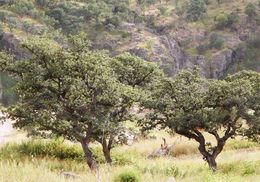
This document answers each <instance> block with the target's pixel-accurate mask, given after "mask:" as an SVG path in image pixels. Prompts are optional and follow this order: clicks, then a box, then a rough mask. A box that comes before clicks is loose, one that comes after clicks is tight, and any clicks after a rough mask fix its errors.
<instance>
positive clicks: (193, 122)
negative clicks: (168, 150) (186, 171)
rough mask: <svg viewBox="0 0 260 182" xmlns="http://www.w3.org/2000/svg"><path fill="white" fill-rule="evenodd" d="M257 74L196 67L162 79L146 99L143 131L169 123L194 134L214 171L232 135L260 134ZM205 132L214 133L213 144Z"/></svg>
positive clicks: (167, 125) (192, 137) (191, 134)
mask: <svg viewBox="0 0 260 182" xmlns="http://www.w3.org/2000/svg"><path fill="white" fill-rule="evenodd" d="M259 79H260V74H259V73H254V72H242V73H238V74H235V75H233V76H229V77H228V78H227V79H225V80H211V79H205V78H202V77H200V75H199V74H198V71H196V70H193V71H183V72H181V73H180V74H178V75H177V76H176V77H175V78H174V79H172V78H164V79H162V80H160V81H158V83H157V84H156V85H155V86H154V87H152V88H151V94H150V95H149V96H147V98H146V99H145V100H144V102H143V106H144V107H145V108H148V109H149V110H150V112H149V114H147V117H146V122H141V125H142V126H143V129H144V130H147V129H152V128H154V127H156V126H160V127H162V128H170V129H171V130H173V131H175V132H176V133H178V134H180V135H183V136H185V137H187V138H189V139H194V140H195V141H197V142H198V144H199V147H198V149H199V151H200V153H201V154H202V155H203V158H204V159H205V160H206V161H207V163H208V164H209V166H210V168H212V169H213V170H216V169H217V163H216V158H217V156H218V155H219V154H220V153H221V151H222V150H223V147H224V145H225V143H226V141H227V140H228V139H229V138H231V137H235V136H236V135H238V134H241V135H247V136H251V137H252V136H253V135H254V136H259V94H260V93H259V88H260V87H259ZM205 133H209V134H211V135H212V136H214V138H215V139H216V145H215V146H213V144H212V143H210V142H209V141H206V138H205ZM250 134H251V135H250ZM252 134H253V135H252ZM254 138H256V137H254Z"/></svg>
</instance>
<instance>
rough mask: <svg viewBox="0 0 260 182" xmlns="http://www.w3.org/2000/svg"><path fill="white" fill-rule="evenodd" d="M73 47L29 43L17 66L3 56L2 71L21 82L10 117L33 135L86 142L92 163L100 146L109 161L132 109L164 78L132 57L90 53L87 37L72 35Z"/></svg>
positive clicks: (36, 39) (43, 41) (40, 41)
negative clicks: (91, 148)
mask: <svg viewBox="0 0 260 182" xmlns="http://www.w3.org/2000/svg"><path fill="white" fill-rule="evenodd" d="M68 44H69V47H67V48H66V47H61V46H60V45H58V44H57V43H56V42H54V41H51V40H49V39H48V38H46V37H33V38H32V39H30V40H28V41H27V42H25V43H24V44H23V47H24V48H25V49H27V50H28V51H29V52H30V53H31V55H32V56H31V57H30V58H28V59H25V60H23V61H19V62H16V61H15V60H14V59H13V57H12V56H9V55H6V54H5V53H1V54H0V61H1V62H0V67H1V69H2V71H6V72H8V73H9V74H11V75H12V76H14V77H18V78H19V79H18V84H17V85H16V92H17V94H18V96H19V102H18V103H17V104H15V105H13V106H11V107H10V108H9V110H8V113H9V114H10V117H11V118H12V119H15V120H16V123H15V126H16V127H18V128H24V127H28V128H31V130H29V134H31V135H41V136H43V137H52V136H53V135H54V136H62V137H64V138H66V139H69V140H72V141H77V142H80V143H81V144H82V147H83V148H84V151H85V153H86V155H88V156H86V157H89V158H92V154H91V151H89V148H88V147H89V146H88V145H89V142H90V141H97V142H99V143H101V144H102V147H103V149H104V150H103V151H106V152H104V153H106V154H107V155H108V156H109V155H110V154H109V153H110V150H111V149H112V147H113V146H112V144H113V141H114V137H115V133H117V131H118V130H119V129H120V127H121V124H122V122H123V121H125V120H131V119H132V116H131V114H129V109H130V108H131V107H132V106H133V105H134V103H136V102H138V101H139V100H140V98H142V97H143V93H144V89H145V87H149V85H150V84H151V83H152V82H154V81H156V79H157V77H160V76H162V73H161V72H160V71H159V69H158V67H157V66H156V65H154V64H152V63H148V62H145V61H144V60H142V59H140V58H137V57H135V56H132V55H130V54H122V55H119V56H118V57H116V58H110V57H109V56H108V55H107V54H106V53H105V52H100V51H90V50H89V49H88V45H89V41H88V40H87V39H86V36H85V35H84V34H80V35H78V36H70V37H69V38H68ZM50 47H52V49H51V50H50V49H49V48H50ZM28 113H30V114H28ZM105 156H106V155H105ZM108 158H110V157H107V158H106V160H110V159H108ZM91 160H92V159H91ZM110 162H111V161H110Z"/></svg>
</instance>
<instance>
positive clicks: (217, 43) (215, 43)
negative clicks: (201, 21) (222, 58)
mask: <svg viewBox="0 0 260 182" xmlns="http://www.w3.org/2000/svg"><path fill="white" fill-rule="evenodd" d="M224 43H225V40H224V38H223V37H222V36H221V35H219V34H217V33H212V34H211V35H210V38H209V46H210V48H216V49H221V48H222V47H223V45H224Z"/></svg>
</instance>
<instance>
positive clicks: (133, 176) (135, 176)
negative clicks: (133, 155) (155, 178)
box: [114, 169, 140, 182]
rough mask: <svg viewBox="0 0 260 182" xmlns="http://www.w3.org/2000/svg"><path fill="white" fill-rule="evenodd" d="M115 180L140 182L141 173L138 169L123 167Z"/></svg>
mask: <svg viewBox="0 0 260 182" xmlns="http://www.w3.org/2000/svg"><path fill="white" fill-rule="evenodd" d="M114 182H140V173H139V172H138V171H137V170H136V169H123V170H122V171H121V172H120V173H119V174H118V175H117V176H116V177H115V179H114Z"/></svg>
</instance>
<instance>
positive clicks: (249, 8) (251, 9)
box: [245, 3, 257, 18]
mask: <svg viewBox="0 0 260 182" xmlns="http://www.w3.org/2000/svg"><path fill="white" fill-rule="evenodd" d="M256 11H257V10H256V7H255V5H254V4H252V3H248V5H247V6H246V9H245V13H246V14H247V15H248V16H249V17H250V18H252V17H254V16H255V15H256Z"/></svg>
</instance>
